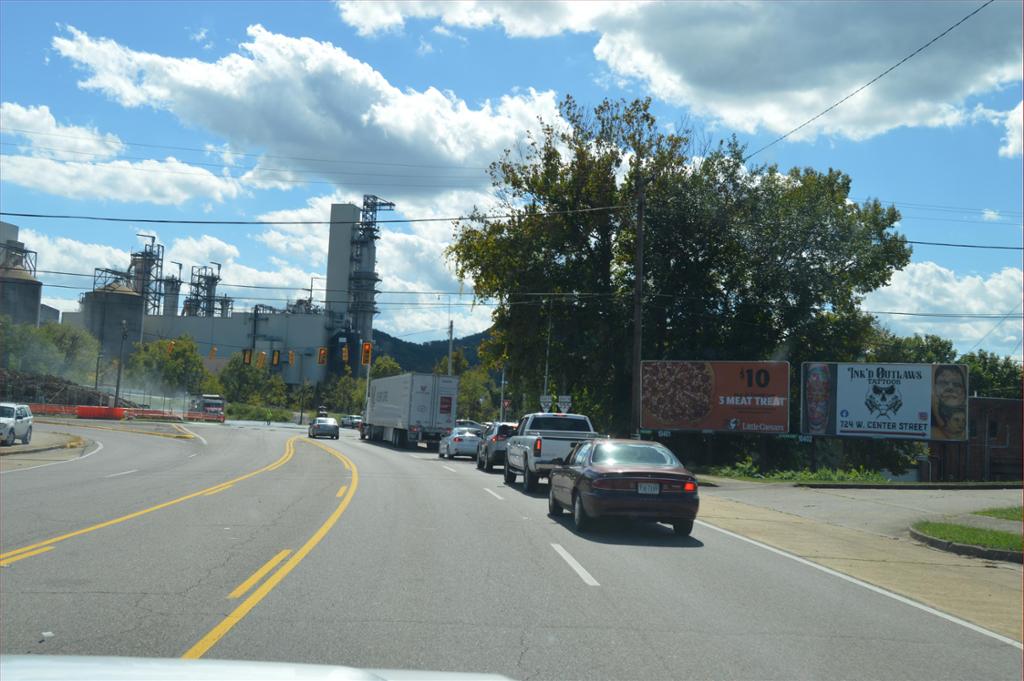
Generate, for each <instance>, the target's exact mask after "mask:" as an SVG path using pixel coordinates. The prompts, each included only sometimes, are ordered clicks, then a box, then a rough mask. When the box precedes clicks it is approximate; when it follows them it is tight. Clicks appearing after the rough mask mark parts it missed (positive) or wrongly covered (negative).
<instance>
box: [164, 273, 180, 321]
mask: <svg viewBox="0 0 1024 681" xmlns="http://www.w3.org/2000/svg"><path fill="white" fill-rule="evenodd" d="M180 295H181V279H178V278H177V277H168V278H167V279H164V316H165V317H177V316H178V298H179V296H180Z"/></svg>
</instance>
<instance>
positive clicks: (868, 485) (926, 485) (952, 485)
mask: <svg viewBox="0 0 1024 681" xmlns="http://www.w3.org/2000/svg"><path fill="white" fill-rule="evenodd" d="M793 486H794V487H810V488H812V489H920V490H929V489H1021V482H1020V481H1019V480H1018V481H1016V482H977V483H974V484H970V483H962V482H961V483H957V482H919V483H913V484H910V483H902V484H901V483H898V482H897V483H892V484H885V483H877V482H796V483H793Z"/></svg>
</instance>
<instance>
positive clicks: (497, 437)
mask: <svg viewBox="0 0 1024 681" xmlns="http://www.w3.org/2000/svg"><path fill="white" fill-rule="evenodd" d="M494 437H495V438H496V439H498V440H507V439H508V436H507V435H495V436H494Z"/></svg>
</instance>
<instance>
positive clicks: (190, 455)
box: [188, 454, 199, 459]
mask: <svg viewBox="0 0 1024 681" xmlns="http://www.w3.org/2000/svg"><path fill="white" fill-rule="evenodd" d="M193 456H199V454H189V455H188V458H190V459H191V458H192V457H193Z"/></svg>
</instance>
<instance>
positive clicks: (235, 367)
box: [218, 353, 308, 404]
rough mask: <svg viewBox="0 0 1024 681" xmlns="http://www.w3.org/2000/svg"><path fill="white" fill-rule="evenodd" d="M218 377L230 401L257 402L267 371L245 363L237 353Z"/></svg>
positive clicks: (261, 393) (225, 395)
mask: <svg viewBox="0 0 1024 681" xmlns="http://www.w3.org/2000/svg"><path fill="white" fill-rule="evenodd" d="M218 378H219V379H220V382H221V385H223V386H224V397H225V398H226V399H227V400H228V402H243V403H247V404H256V403H258V402H259V401H260V400H261V398H262V395H263V387H264V383H265V382H266V380H267V372H266V370H265V369H257V368H256V366H255V365H253V364H245V363H244V362H243V361H242V354H241V353H236V354H235V355H232V357H231V359H230V360H228V363H227V364H226V365H225V366H224V368H223V369H221V370H220V374H219V375H218ZM307 404H308V403H307Z"/></svg>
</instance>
